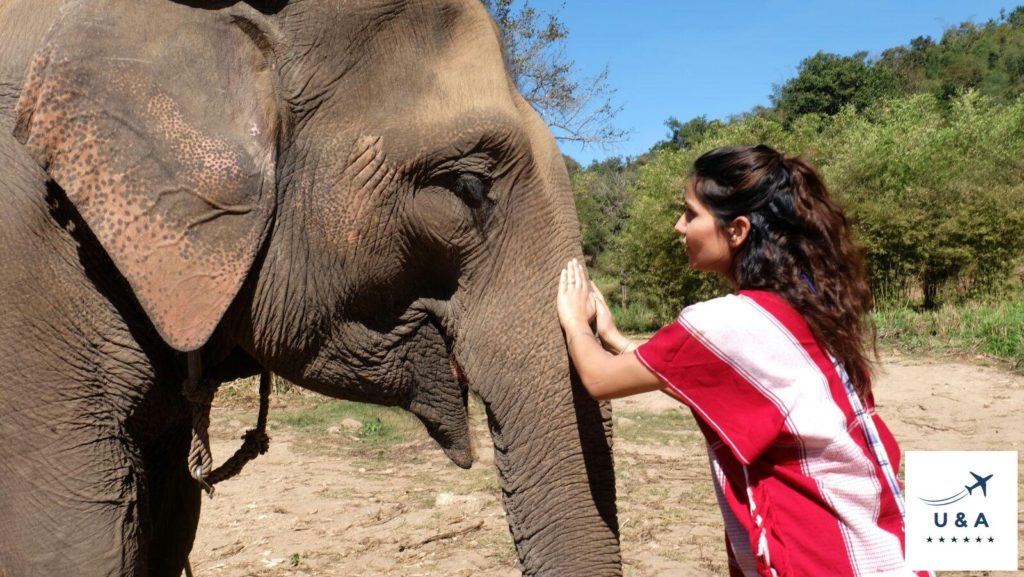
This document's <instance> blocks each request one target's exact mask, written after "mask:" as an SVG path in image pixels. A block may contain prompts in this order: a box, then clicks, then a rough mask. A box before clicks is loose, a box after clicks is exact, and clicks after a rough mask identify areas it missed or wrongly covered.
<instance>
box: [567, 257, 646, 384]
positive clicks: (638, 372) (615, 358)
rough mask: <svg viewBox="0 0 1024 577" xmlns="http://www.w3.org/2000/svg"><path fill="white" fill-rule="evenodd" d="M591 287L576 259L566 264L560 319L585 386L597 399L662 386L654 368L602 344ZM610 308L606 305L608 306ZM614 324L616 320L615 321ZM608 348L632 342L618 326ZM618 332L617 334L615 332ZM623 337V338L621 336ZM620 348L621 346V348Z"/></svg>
mask: <svg viewBox="0 0 1024 577" xmlns="http://www.w3.org/2000/svg"><path fill="white" fill-rule="evenodd" d="M591 298H592V297H591V287H590V283H589V281H588V280H587V275H586V271H585V270H584V269H583V266H582V265H581V264H579V263H578V262H576V260H575V259H573V260H572V261H570V262H569V264H568V265H566V268H565V269H563V270H562V275H561V277H560V279H559V282H558V319H559V322H561V324H562V328H563V329H564V330H565V338H566V343H567V345H568V348H569V356H570V357H572V362H573V364H574V365H575V366H576V372H577V373H579V375H580V380H581V381H582V382H583V386H584V387H586V389H587V392H589V393H590V396H592V397H594V398H595V399H598V400H603V399H616V398H619V397H626V396H629V395H635V394H638V393H646V392H648V391H656V390H659V389H661V388H662V384H661V381H660V380H658V377H656V376H655V375H654V374H653V373H652V372H651V371H649V370H647V368H646V367H644V366H643V365H642V364H641V363H640V361H639V360H638V359H637V358H636V356H635V355H632V354H621V355H613V354H611V353H609V352H608V351H606V350H604V348H602V346H601V343H600V342H599V341H598V339H597V337H595V336H594V334H593V331H591V329H590V314H588V313H589V312H590V311H588V310H587V309H588V306H595V305H596V306H597V307H598V308H600V306H601V305H603V299H601V303H600V305H598V304H597V303H595V302H593V301H591ZM605 310H607V307H605ZM608 316H609V317H610V314H609V315H608ZM612 327H614V323H612ZM605 329H606V332H607V333H608V334H609V337H610V338H611V339H614V340H616V341H617V342H615V343H611V342H607V341H606V342H607V343H608V344H609V345H610V347H609V348H619V347H622V348H625V347H629V346H631V343H630V342H629V341H628V339H626V338H625V337H623V336H622V335H621V334H620V333H618V331H617V330H615V331H614V333H611V332H610V331H608V330H607V326H606V327H605ZM615 334H618V337H615V336H614V335H615ZM620 337H621V339H620ZM622 348H619V350H622Z"/></svg>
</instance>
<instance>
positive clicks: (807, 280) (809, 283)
mask: <svg viewBox="0 0 1024 577" xmlns="http://www.w3.org/2000/svg"><path fill="white" fill-rule="evenodd" d="M800 278H802V279H804V282H805V283H807V286H809V287H811V292H813V293H814V294H815V295H818V289H817V288H815V286H814V282H813V281H812V280H811V277H810V276H808V275H807V273H805V272H803V271H801V272H800Z"/></svg>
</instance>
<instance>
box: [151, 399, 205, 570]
mask: <svg viewBox="0 0 1024 577" xmlns="http://www.w3.org/2000/svg"><path fill="white" fill-rule="evenodd" d="M190 441H191V428H190V421H189V420H188V419H182V420H181V421H179V422H177V423H175V424H174V426H172V427H170V428H169V429H168V430H167V432H166V433H165V434H164V435H162V437H161V438H160V439H159V440H158V441H157V442H156V443H155V444H154V445H153V446H151V447H150V448H148V449H147V451H146V454H145V464H146V494H147V497H148V498H147V501H148V503H149V511H148V513H149V515H148V518H149V519H150V524H149V527H148V529H149V530H148V531H147V532H148V533H149V535H150V538H149V540H148V541H149V546H148V551H147V557H148V563H147V564H148V566H149V577H180V575H181V573H182V570H183V569H184V567H185V562H186V561H187V559H188V555H189V553H190V552H191V550H192V541H193V539H195V535H196V527H197V526H198V525H199V508H200V497H201V493H200V489H199V485H198V483H196V482H195V481H194V480H193V479H192V477H191V476H190V475H189V473H188V449H189V443H190Z"/></svg>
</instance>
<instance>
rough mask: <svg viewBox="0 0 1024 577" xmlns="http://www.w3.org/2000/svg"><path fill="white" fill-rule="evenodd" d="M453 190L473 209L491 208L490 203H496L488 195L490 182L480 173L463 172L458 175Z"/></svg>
mask: <svg viewBox="0 0 1024 577" xmlns="http://www.w3.org/2000/svg"><path fill="white" fill-rule="evenodd" d="M451 190H452V192H454V193H455V196H458V197H459V198H461V199H462V202H464V203H466V206H468V207H469V208H472V209H473V210H477V209H481V208H489V205H492V204H494V201H493V200H491V199H490V197H488V196H487V193H488V192H490V183H488V182H487V180H486V178H485V177H483V176H481V175H479V174H474V173H472V172H463V173H461V174H459V175H457V176H456V178H455V181H454V182H453V183H452V186H451Z"/></svg>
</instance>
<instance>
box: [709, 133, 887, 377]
mask: <svg viewBox="0 0 1024 577" xmlns="http://www.w3.org/2000/svg"><path fill="white" fill-rule="evenodd" d="M692 180H693V187H694V188H693V190H694V194H695V195H696V197H697V199H698V200H700V202H701V203H702V204H704V206H706V207H707V208H708V210H709V211H710V212H711V213H712V214H713V215H714V216H715V218H716V220H717V221H718V223H719V225H721V226H723V227H725V226H727V225H728V224H730V223H731V222H732V221H733V219H735V218H737V217H740V216H745V217H747V218H748V219H749V220H750V233H749V235H748V237H747V239H746V242H744V243H743V245H742V246H740V248H739V249H738V250H737V252H736V254H735V255H734V258H733V261H732V265H731V271H730V273H731V275H732V280H733V282H734V283H735V284H736V286H737V287H738V288H739V289H760V290H768V291H772V292H774V293H776V294H778V295H780V296H782V297H783V298H785V299H786V300H787V301H788V302H789V303H790V304H791V305H792V306H793V307H794V308H795V309H796V310H798V311H799V312H800V313H801V314H802V315H803V317H804V319H805V320H806V321H807V324H808V325H809V326H810V328H811V331H812V332H813V333H814V336H815V338H816V339H817V340H818V343H819V344H820V345H821V346H822V347H823V348H824V349H825V350H826V351H827V352H828V353H830V354H831V355H832V356H833V357H835V359H836V360H838V361H839V363H841V364H842V366H843V368H844V369H845V370H846V372H847V374H848V375H849V376H850V379H851V380H852V382H853V385H854V387H855V388H856V390H857V392H858V394H860V396H862V397H865V396H867V395H868V394H870V391H871V364H872V363H871V360H870V359H869V357H868V354H867V349H866V347H867V346H868V345H870V349H871V352H872V353H873V354H875V355H876V356H877V352H876V349H875V331H874V325H873V324H872V323H871V320H870V317H869V316H868V314H867V313H868V312H869V311H870V310H871V307H872V305H873V304H874V303H873V299H872V296H871V288H870V286H869V285H868V281H867V275H866V272H865V268H864V258H863V256H862V254H861V251H860V249H859V247H858V246H857V245H856V244H855V243H854V242H853V238H852V236H851V232H850V224H849V222H848V221H847V220H846V217H845V216H844V215H843V211H842V210H841V209H840V207H839V206H838V205H837V204H836V202H835V201H833V200H832V198H831V197H830V196H829V193H828V190H827V189H826V188H825V184H824V183H823V182H822V180H821V177H819V176H818V173H817V171H816V170H815V169H814V167H813V166H811V165H810V164H809V163H808V162H806V161H805V160H803V159H801V158H800V157H796V156H786V155H784V154H783V153H781V152H778V151H777V150H775V149H773V148H770V147H768V146H765V145H763V144H762V145H757V146H749V147H738V148H718V149H715V150H712V151H710V152H707V153H705V154H704V155H702V156H701V157H700V158H698V159H697V160H696V161H695V162H694V164H693V175H692Z"/></svg>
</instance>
